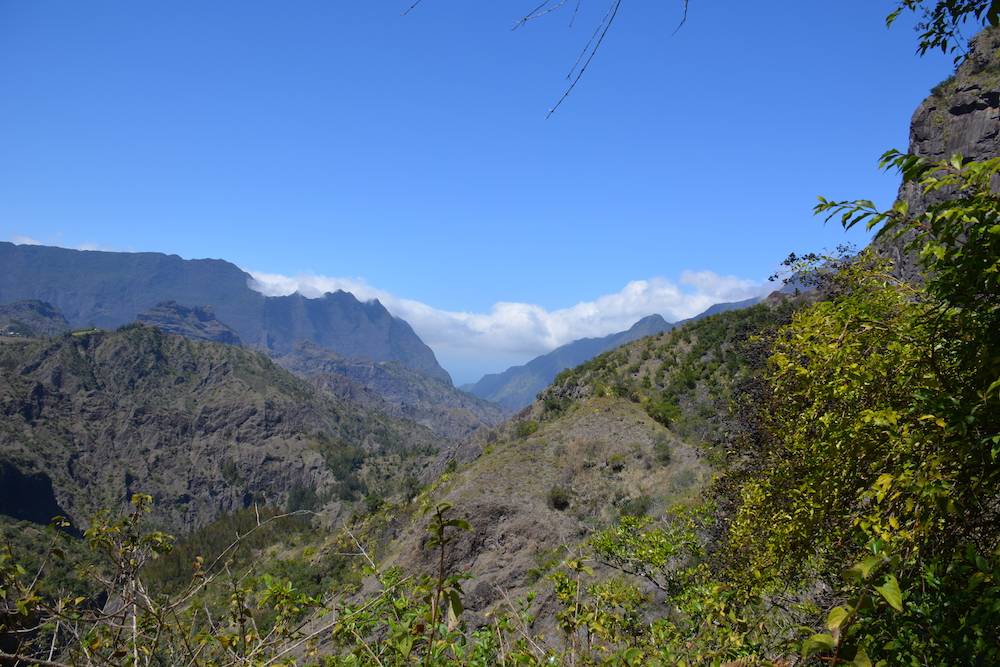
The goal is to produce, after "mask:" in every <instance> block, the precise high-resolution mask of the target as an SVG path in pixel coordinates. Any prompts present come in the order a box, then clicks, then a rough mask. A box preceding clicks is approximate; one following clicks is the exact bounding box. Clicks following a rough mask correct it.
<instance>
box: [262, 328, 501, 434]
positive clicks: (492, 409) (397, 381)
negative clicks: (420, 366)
mask: <svg viewBox="0 0 1000 667" xmlns="http://www.w3.org/2000/svg"><path fill="white" fill-rule="evenodd" d="M275 361H277V362H278V363H279V364H280V365H281V366H283V367H285V368H287V369H288V370H290V371H292V372H293V373H295V374H296V375H298V376H300V377H303V378H306V379H307V380H309V381H310V382H312V383H313V384H314V385H316V386H318V387H320V388H322V389H325V390H327V391H329V392H331V393H332V394H334V395H335V396H339V397H341V398H343V399H345V400H348V401H351V402H353V403H356V404H358V405H361V406H364V407H366V408H368V409H371V410H377V411H379V412H383V413H385V414H388V415H392V416H394V417H400V418H404V419H409V420H411V421H414V422H416V423H418V424H421V425H422V426H426V427H427V428H429V429H430V430H431V431H433V432H434V433H435V434H436V435H439V436H441V437H442V438H445V439H448V440H453V441H458V440H462V439H464V438H466V437H468V436H469V435H471V434H472V433H473V432H474V431H476V430H477V429H479V428H481V427H482V426H484V425H486V426H495V425H497V424H499V423H500V422H501V421H503V419H504V416H505V413H504V411H503V409H502V408H501V407H500V406H498V405H496V404H494V403H490V402H488V401H484V400H482V399H480V398H477V397H475V396H473V395H471V394H467V393H465V392H463V391H459V390H458V389H456V388H455V387H453V386H452V385H451V384H450V383H447V382H443V381H441V380H439V379H436V378H432V377H427V376H426V375H424V374H422V373H415V372H414V371H412V370H410V369H408V368H406V367H405V366H403V365H402V364H399V363H397V362H392V361H386V362H373V361H365V360H362V359H347V358H344V357H341V356H339V355H337V354H334V353H332V352H329V351H327V350H324V349H322V348H320V347H318V346H316V345H311V344H309V343H300V344H299V345H297V346H296V347H295V349H293V350H292V351H291V352H289V353H288V354H286V355H281V356H276V357H275Z"/></svg>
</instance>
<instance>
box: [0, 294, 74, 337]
mask: <svg viewBox="0 0 1000 667" xmlns="http://www.w3.org/2000/svg"><path fill="white" fill-rule="evenodd" d="M69 329H70V327H69V322H67V321H66V318H65V317H63V314H62V313H60V312H59V311H58V310H57V309H56V308H54V307H52V305H51V304H48V303H45V302H44V301H37V300H30V301H15V302H14V303H7V304H0V336H58V335H59V334H62V333H66V332H67V331H69Z"/></svg>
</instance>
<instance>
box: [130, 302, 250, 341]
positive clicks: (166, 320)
mask: <svg viewBox="0 0 1000 667" xmlns="http://www.w3.org/2000/svg"><path fill="white" fill-rule="evenodd" d="M137 321H138V322H141V323H142V324H148V325H149V326H153V327H156V328H157V329H159V330H160V331H162V332H164V333H168V334H174V335H177V336H184V337H185V338H192V339H194V340H208V341H213V342H215V343H223V344H225V345H241V344H242V342H241V341H240V337H239V336H238V335H236V332H235V331H233V330H232V329H231V328H230V327H228V326H227V325H225V324H223V323H222V322H220V321H219V320H218V319H217V318H216V317H215V313H214V312H213V310H212V308H211V307H209V306H205V307H198V306H196V307H194V308H188V307H187V306H182V305H181V304H179V303H177V302H176V301H164V302H163V303H160V304H157V305H156V306H155V307H153V308H151V309H150V310H147V311H146V312H144V313H140V314H139V317H138V318H137Z"/></svg>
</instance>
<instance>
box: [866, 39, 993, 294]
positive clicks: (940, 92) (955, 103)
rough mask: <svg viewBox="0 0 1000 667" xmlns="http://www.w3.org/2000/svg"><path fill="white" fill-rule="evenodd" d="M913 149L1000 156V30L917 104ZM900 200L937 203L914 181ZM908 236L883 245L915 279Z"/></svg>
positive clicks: (974, 46)
mask: <svg viewBox="0 0 1000 667" xmlns="http://www.w3.org/2000/svg"><path fill="white" fill-rule="evenodd" d="M908 152H909V153H911V154H912V155H919V156H920V157H924V158H927V159H930V160H935V161H940V160H945V159H948V158H950V157H951V156H952V155H955V154H960V155H962V157H964V158H965V159H966V160H985V159H988V158H994V157H998V156H1000V28H987V29H986V30H984V31H982V32H981V33H980V34H979V35H977V36H976V37H975V39H973V40H972V43H971V48H970V50H969V53H968V55H967V56H966V57H965V59H964V60H963V61H962V63H961V64H960V65H959V66H958V68H957V69H956V71H955V74H954V75H952V76H951V77H949V78H948V79H946V80H945V81H942V82H941V83H940V84H938V85H937V86H935V87H934V89H933V90H932V91H931V94H930V96H929V97H928V98H927V99H925V100H924V101H923V103H921V104H920V106H919V107H917V110H916V111H915V112H914V114H913V118H912V119H911V121H910V146H909V149H908ZM942 196H943V195H942ZM899 198H900V199H902V200H903V201H905V202H907V203H908V204H909V206H910V211H911V212H914V213H919V212H921V211H923V210H924V209H925V208H926V207H927V205H928V204H929V203H932V201H933V200H929V199H928V198H927V197H926V196H925V195H924V194H923V193H922V192H920V190H919V188H917V187H916V186H915V185H914V184H912V183H910V184H903V185H902V187H900V189H899ZM908 239H909V236H906V235H904V236H903V237H902V238H898V239H886V240H885V241H880V242H879V247H881V248H882V249H883V250H884V251H885V252H886V253H887V254H888V255H889V256H890V257H891V258H892V259H893V260H894V261H895V262H896V264H897V267H898V270H899V271H900V273H901V274H902V275H904V276H906V277H908V278H913V277H915V276H916V273H917V267H916V264H915V261H914V258H913V257H911V256H909V255H908V254H907V253H906V251H905V249H904V246H905V244H906V241H907V240H908Z"/></svg>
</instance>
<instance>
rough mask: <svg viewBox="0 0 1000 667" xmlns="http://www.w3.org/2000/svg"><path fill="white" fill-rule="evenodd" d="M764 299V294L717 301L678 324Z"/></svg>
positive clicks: (752, 304) (745, 306) (743, 306)
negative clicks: (724, 301)
mask: <svg viewBox="0 0 1000 667" xmlns="http://www.w3.org/2000/svg"><path fill="white" fill-rule="evenodd" d="M792 291H794V290H792ZM790 293H791V292H790ZM764 299H765V297H762V296H753V297H750V298H749V299H744V300H743V301H729V302H726V303H717V304H715V305H714V306H709V307H708V308H707V309H706V310H704V311H703V312H700V313H698V314H697V315H695V316H694V317H689V318H687V319H686V320H680V321H678V322H677V325H678V326H679V325H681V324H684V323H686V322H694V321H696V320H700V319H704V318H706V317H709V316H711V315H718V314H719V313H725V312H728V311H730V310H739V309H741V308H749V307H750V306H756V305H757V304H758V303H760V302H761V301H764Z"/></svg>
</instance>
